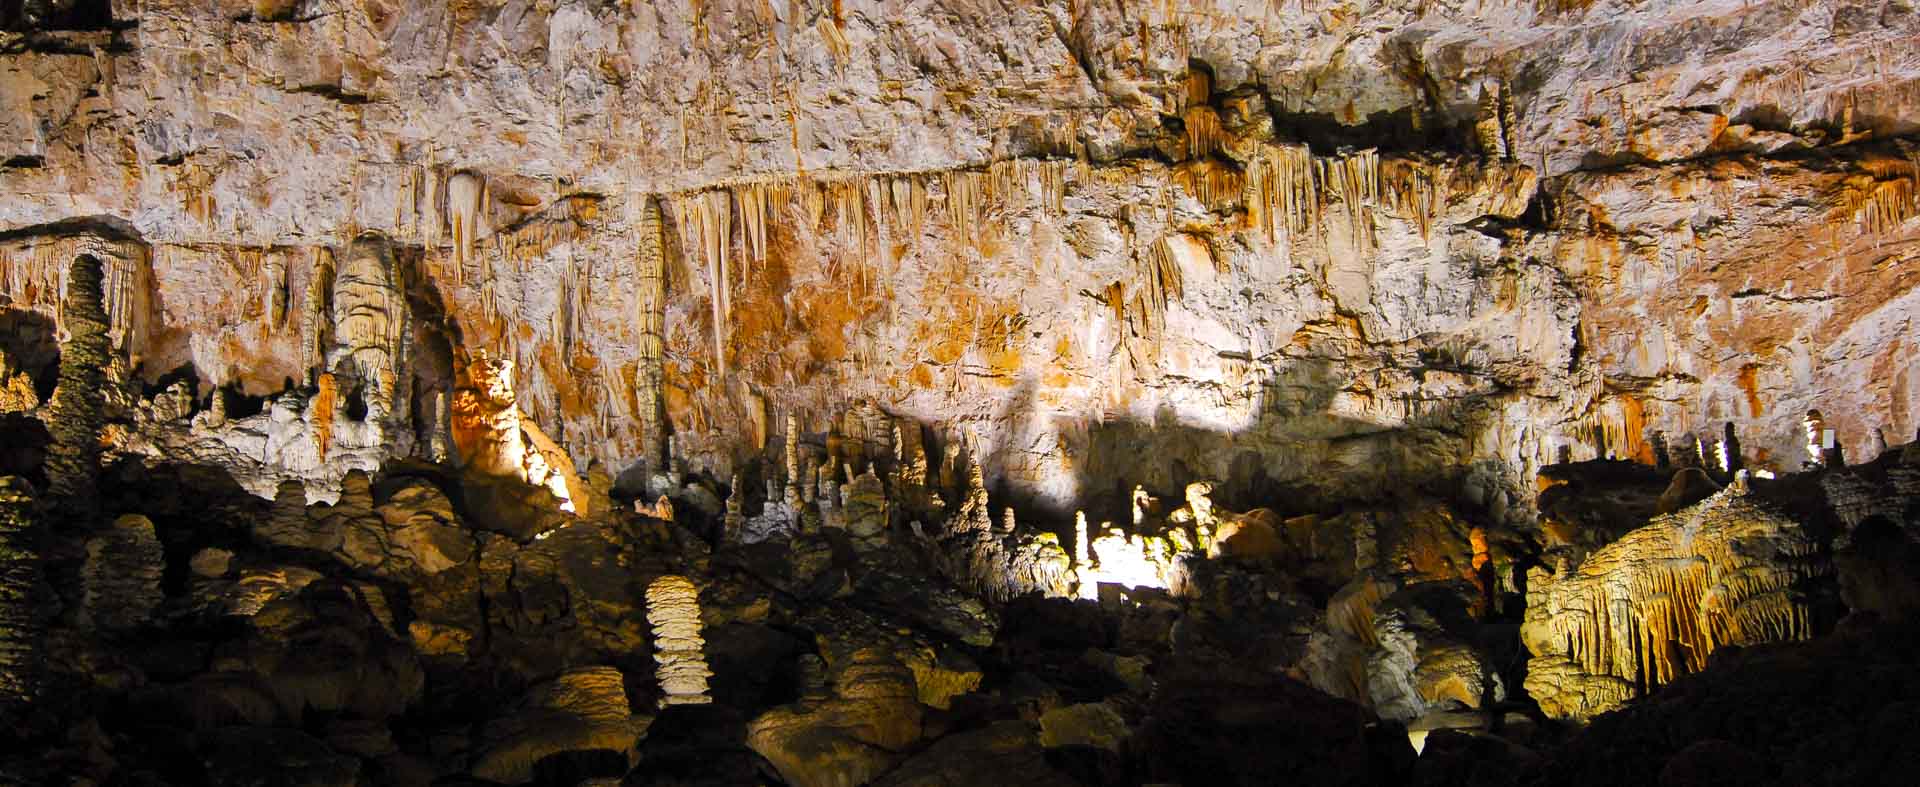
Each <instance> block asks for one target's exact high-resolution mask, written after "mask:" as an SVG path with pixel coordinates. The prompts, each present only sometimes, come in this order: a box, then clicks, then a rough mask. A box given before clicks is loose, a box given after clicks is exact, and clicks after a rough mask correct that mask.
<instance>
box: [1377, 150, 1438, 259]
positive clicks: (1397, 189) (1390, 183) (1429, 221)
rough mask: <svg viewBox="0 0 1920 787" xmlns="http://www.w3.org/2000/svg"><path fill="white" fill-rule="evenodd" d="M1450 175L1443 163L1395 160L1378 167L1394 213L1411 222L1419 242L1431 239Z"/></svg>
mask: <svg viewBox="0 0 1920 787" xmlns="http://www.w3.org/2000/svg"><path fill="white" fill-rule="evenodd" d="M1451 176H1452V167H1451V166H1449V165H1447V164H1444V163H1429V162H1422V161H1412V160H1407V159H1399V160H1395V161H1393V162H1391V163H1390V164H1387V165H1384V166H1383V167H1382V168H1381V172H1380V180H1381V184H1382V187H1383V188H1384V189H1385V190H1386V192H1387V199H1388V202H1389V204H1390V205H1391V206H1392V208H1393V211H1394V213H1396V214H1398V215H1401V216H1405V217H1407V218H1409V219H1412V220H1413V223H1414V226H1415V227H1418V228H1419V230H1420V239H1421V240H1422V241H1428V240H1431V239H1432V236H1433V225H1434V222H1435V221H1437V220H1438V219H1439V213H1440V210H1441V208H1443V207H1445V204H1446V193H1445V188H1446V185H1445V184H1446V183H1447V182H1448V180H1449V179H1450V178H1451Z"/></svg>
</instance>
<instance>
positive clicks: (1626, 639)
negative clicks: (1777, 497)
mask: <svg viewBox="0 0 1920 787" xmlns="http://www.w3.org/2000/svg"><path fill="white" fill-rule="evenodd" d="M1830 572H1831V568H1830V567H1829V566H1827V565H1826V564H1825V562H1824V561H1823V560H1821V559H1820V558H1819V557H1818V555H1817V549H1816V547H1815V544H1814V542H1813V541H1812V539H1811V538H1810V537H1809V536H1808V534H1807V533H1806V531H1805V530H1804V529H1803V528H1802V527H1801V526H1800V525H1799V524H1798V523H1796V522H1795V521H1794V520H1792V519H1790V518H1788V517H1786V516H1785V515H1783V514H1781V513H1779V512H1778V511H1777V510H1775V509H1773V508H1772V507H1770V506H1768V505H1767V504H1765V503H1763V502H1761V501H1760V500H1758V499H1757V498H1755V497H1753V496H1750V495H1747V494H1745V493H1744V490H1742V489H1739V488H1738V487H1737V486H1736V487H1733V488H1729V489H1727V490H1724V491H1721V492H1719V493H1716V494H1714V495H1713V496H1712V497H1709V498H1707V499H1706V500H1704V501H1702V502H1700V503H1698V504H1696V505H1694V506H1693V507H1691V508H1687V509H1685V510H1682V511H1680V512H1678V513H1675V514H1666V515H1661V516H1658V517H1655V518H1654V519H1653V520H1652V521H1651V522H1650V523H1648V524H1647V525H1646V526H1645V527H1642V528H1640V529H1638V530H1634V531H1632V532H1630V533H1628V534H1626V535H1625V536H1623V537H1621V539H1620V540H1618V541H1616V542H1614V543H1612V544H1609V545H1607V546H1605V547H1603V548H1601V549H1599V550H1597V551H1595V552H1593V553H1592V554H1591V555H1588V556H1587V558H1586V559H1585V560H1584V561H1582V562H1581V563H1580V564H1579V565H1577V566H1573V565H1564V564H1563V565H1562V566H1559V567H1557V570H1556V571H1554V572H1552V573H1549V572H1548V571H1546V570H1544V569H1540V568H1536V569H1533V570H1531V571H1529V572H1528V575H1527V615H1526V623H1525V624H1524V625H1523V626H1522V627H1521V639H1522V640H1523V641H1524V642H1525V643H1526V646H1527V649H1528V650H1530V651H1531V652H1532V653H1533V659H1532V660H1531V661H1529V662H1528V668H1527V680H1526V688H1527V691H1528V693H1529V694H1531V695H1532V696H1533V697H1534V699H1535V700H1536V701H1538V702H1539V703H1540V707H1541V710H1543V711H1545V712H1546V713H1547V714H1548V715H1550V716H1553V717H1556V718H1574V719H1585V718H1589V717H1591V716H1593V715H1595V714H1598V713H1601V712H1603V711H1606V710H1609V709H1611V708H1613V707H1616V706H1617V705H1618V704H1619V703H1620V702H1622V701H1624V700H1626V699H1628V698H1631V697H1633V696H1637V695H1639V694H1642V693H1645V692H1647V691H1650V690H1652V689H1653V688H1655V687H1657V686H1660V685H1661V684H1664V683H1668V682H1671V681H1672V680H1674V679H1675V678H1676V677H1678V676H1680V675H1684V674H1688V673H1692V672H1697V671H1699V670H1701V669H1702V668H1704V667H1705V665H1706V662H1707V657H1708V655H1709V654H1711V653H1712V652H1713V651H1714V650H1715V649H1716V648H1719V647H1722V646H1726V645H1751V644H1756V643H1761V642H1774V641H1780V640H1794V639H1805V638H1807V637H1808V636H1811V634H1812V632H1813V625H1814V624H1813V620H1812V615H1813V611H1812V609H1811V607H1810V604H1809V602H1808V601H1807V600H1806V599H1805V598H1804V597H1803V596H1802V595H1801V591H1799V590H1798V589H1797V588H1796V585H1797V584H1798V583H1800V582H1801V581H1803V580H1806V579H1808V578H1811V577H1815V576H1819V575H1822V574H1827V573H1830Z"/></svg>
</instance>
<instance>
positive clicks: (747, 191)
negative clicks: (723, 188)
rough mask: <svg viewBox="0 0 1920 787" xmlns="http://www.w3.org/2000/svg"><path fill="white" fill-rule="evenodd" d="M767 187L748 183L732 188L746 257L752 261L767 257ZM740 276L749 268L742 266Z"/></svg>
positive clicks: (769, 214)
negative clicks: (744, 243) (745, 248)
mask: <svg viewBox="0 0 1920 787" xmlns="http://www.w3.org/2000/svg"><path fill="white" fill-rule="evenodd" d="M768 191H769V188H768V185H767V184H765V183H748V184H744V185H741V186H736V187H734V189H733V201H734V205H735V207H736V208H738V210H739V213H740V231H741V234H742V235H743V236H744V239H745V241H746V247H747V255H748V259H749V260H751V261H752V262H765V261H766V259H767V225H768V224H769V223H770V222H771V219H772V215H771V213H770V212H769V211H768V208H767V206H768V205H769V204H770V203H771V200H769V198H768V197H769V194H768ZM741 270H742V274H741V275H742V278H743V279H744V277H745V274H746V272H747V270H749V268H748V267H747V266H742V267H741Z"/></svg>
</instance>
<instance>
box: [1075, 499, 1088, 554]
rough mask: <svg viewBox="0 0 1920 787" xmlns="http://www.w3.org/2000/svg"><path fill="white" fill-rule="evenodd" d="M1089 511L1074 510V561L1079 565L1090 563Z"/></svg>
mask: <svg viewBox="0 0 1920 787" xmlns="http://www.w3.org/2000/svg"><path fill="white" fill-rule="evenodd" d="M1087 549H1088V545H1087V512H1085V511H1075V512H1073V561H1074V564H1075V565H1076V567H1077V566H1085V565H1088V564H1089V559H1090V556H1089V555H1088V553H1087Z"/></svg>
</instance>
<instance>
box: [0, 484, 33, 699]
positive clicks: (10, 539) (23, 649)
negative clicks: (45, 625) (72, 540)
mask: <svg viewBox="0 0 1920 787" xmlns="http://www.w3.org/2000/svg"><path fill="white" fill-rule="evenodd" d="M40 561H41V556H40V533H39V531H38V529H37V528H36V526H35V524H34V518H33V486H32V485H30V484H28V483H27V480H26V479H24V478H20V477H17V476H4V477H0V721H4V722H7V723H12V722H16V721H20V720H21V719H20V718H19V717H18V714H20V713H22V712H24V711H25V709H26V707H27V706H29V705H30V704H32V702H33V701H34V698H35V697H36V696H37V695H38V693H39V690H40V674H41V658H42V656H41V646H42V644H43V641H42V639H41V637H42V633H41V619H40V615H39V613H38V611H37V610H36V609H35V607H36V602H37V599H36V598H35V596H36V595H37V594H38V588H39V587H40V585H41V582H42V581H43V580H42V577H41V574H42V571H41V562H40Z"/></svg>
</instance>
